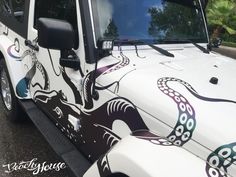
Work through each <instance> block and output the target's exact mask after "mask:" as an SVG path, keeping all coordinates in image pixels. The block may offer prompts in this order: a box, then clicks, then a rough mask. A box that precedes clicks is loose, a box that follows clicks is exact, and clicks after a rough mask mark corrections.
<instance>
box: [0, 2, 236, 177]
mask: <svg viewBox="0 0 236 177" xmlns="http://www.w3.org/2000/svg"><path fill="white" fill-rule="evenodd" d="M205 5H206V1H205V0H50V1H46V0H0V78H1V81H0V90H1V96H2V100H3V103H4V106H5V107H4V111H5V113H6V114H7V115H8V117H9V119H11V120H12V121H20V118H21V116H20V112H21V111H22V108H23V110H24V111H25V112H26V113H27V114H28V115H29V117H30V118H31V119H32V121H33V122H34V123H35V125H36V126H37V127H38V129H39V130H40V131H41V132H42V134H43V135H44V136H45V138H46V139H47V140H48V141H49V143H50V145H51V146H52V147H53V148H54V150H55V151H56V152H57V153H58V155H59V156H60V157H61V158H62V159H64V160H65V162H66V163H67V165H68V166H69V167H70V169H71V171H72V172H73V173H74V175H75V176H84V177H96V176H102V177H107V176H109V177H115V176H116V177H117V176H118V177H126V176H131V177H174V176H175V177H190V176H191V177H226V176H232V177H236V128H235V126H236V119H235V116H236V91H235V90H236V77H235V76H234V74H235V73H236V61H234V60H233V59H231V58H227V57H224V56H221V55H219V54H216V53H214V52H211V51H210V48H211V45H210V44H209V37H208V32H207V26H206V20H205V16H204V7H205Z"/></svg>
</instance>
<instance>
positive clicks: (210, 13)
mask: <svg viewBox="0 0 236 177" xmlns="http://www.w3.org/2000/svg"><path fill="white" fill-rule="evenodd" d="M206 15H207V21H208V25H209V32H210V36H211V38H217V37H219V38H221V39H222V40H223V41H224V43H223V44H225V45H228V46H234V47H236V0H208V5H207V8H206Z"/></svg>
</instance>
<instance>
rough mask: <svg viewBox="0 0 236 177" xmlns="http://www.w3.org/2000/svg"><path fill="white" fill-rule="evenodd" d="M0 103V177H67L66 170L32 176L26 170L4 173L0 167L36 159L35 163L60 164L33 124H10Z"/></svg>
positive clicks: (29, 122)
mask: <svg viewBox="0 0 236 177" xmlns="http://www.w3.org/2000/svg"><path fill="white" fill-rule="evenodd" d="M2 106H3V105H2V102H1V101H0V177H33V176H36V177H59V176H60V177H69V175H68V174H69V172H68V169H64V170H61V171H59V172H56V171H51V172H44V173H40V174H39V175H33V174H32V172H30V171H27V170H17V171H15V172H12V173H10V174H7V173H5V172H4V171H5V170H7V168H3V167H2V165H4V164H9V163H13V162H17V163H19V162H21V161H30V160H32V159H34V158H37V159H38V160H37V162H38V163H39V162H41V163H42V162H44V161H47V163H48V164H49V163H57V162H62V161H61V160H60V159H58V157H57V156H56V154H55V153H54V152H53V150H52V149H51V147H50V146H49V145H48V143H47V142H46V141H45V140H44V138H43V137H42V135H41V134H40V132H38V130H37V129H36V127H35V126H34V125H33V123H32V122H31V121H30V120H28V121H26V122H24V123H23V124H12V123H11V122H9V121H8V120H7V118H6V117H5V115H4V114H3V111H2Z"/></svg>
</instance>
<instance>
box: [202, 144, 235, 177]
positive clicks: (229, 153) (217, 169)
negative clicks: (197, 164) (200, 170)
mask: <svg viewBox="0 0 236 177" xmlns="http://www.w3.org/2000/svg"><path fill="white" fill-rule="evenodd" d="M207 162H208V163H207V164H206V173H207V175H208V177H227V169H228V168H229V167H230V166H231V165H232V164H233V163H235V162H236V142H235V143H231V144H226V145H223V146H221V147H219V148H217V149H216V150H215V151H214V152H212V153H211V154H210V155H209V157H208V158H207Z"/></svg>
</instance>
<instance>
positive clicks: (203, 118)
mask: <svg viewBox="0 0 236 177" xmlns="http://www.w3.org/2000/svg"><path fill="white" fill-rule="evenodd" d="M169 51H170V52H171V53H173V54H174V55H175V57H174V58H170V57H166V56H163V55H161V54H159V53H158V52H156V51H155V50H152V49H143V50H139V51H138V52H139V53H138V55H137V54H136V53H135V51H134V50H126V51H125V50H124V51H122V53H121V54H122V55H120V52H114V57H115V58H118V59H120V60H122V58H123V60H124V58H125V59H126V60H129V62H128V64H126V65H124V64H123V66H122V67H118V68H119V69H116V70H113V71H112V72H110V73H109V74H106V75H103V76H101V77H102V78H103V79H101V80H100V79H98V81H100V82H99V84H101V85H104V86H105V85H108V84H109V83H112V82H114V78H115V80H117V81H119V89H118V91H117V90H116V89H117V88H116V89H114V87H112V88H110V90H111V91H112V92H115V93H116V94H117V95H118V96H119V97H124V98H127V99H128V100H130V101H131V102H132V103H133V104H134V105H135V106H137V108H139V112H140V114H141V116H142V117H143V119H144V121H145V123H146V124H147V125H148V127H150V129H151V131H153V132H156V133H157V134H158V135H161V136H166V137H168V138H169V139H170V140H171V141H172V142H174V143H175V144H176V145H180V146H183V147H184V148H186V149H188V150H189V151H191V152H192V153H194V154H195V155H197V156H200V157H201V158H203V159H205V160H208V161H210V160H211V159H210V157H212V156H214V154H216V155H217V156H223V159H225V160H223V162H222V163H225V164H226V165H225V166H227V165H229V164H232V163H233V162H234V161H235V160H236V156H233V155H235V154H236V152H235V151H236V143H235V142H236V128H235V125H236V118H235V117H236V77H234V76H235V73H236V61H234V60H233V59H230V58H227V57H224V56H221V55H219V54H215V53H210V54H204V53H203V52H202V51H200V50H199V49H197V48H195V47H186V48H171V49H169ZM101 81H103V82H101ZM147 117H149V118H147ZM150 117H152V118H150ZM187 142H188V143H187ZM225 147H228V149H226V151H225V152H223V154H222V152H220V150H221V149H223V150H224V148H225ZM229 147H231V148H229ZM228 151H232V152H228ZM219 153H221V154H219ZM232 154H233V155H232ZM229 158H230V159H229ZM227 159H228V160H227ZM233 159H234V160H233ZM213 165H214V164H213ZM216 166H217V164H216ZM225 166H223V167H225ZM232 166H233V168H230V171H229V170H228V173H229V174H231V175H232V176H236V168H235V164H233V165H232ZM223 167H222V168H223ZM219 168H220V167H219ZM225 168H226V167H225ZM225 171H227V170H225Z"/></svg>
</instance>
